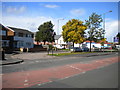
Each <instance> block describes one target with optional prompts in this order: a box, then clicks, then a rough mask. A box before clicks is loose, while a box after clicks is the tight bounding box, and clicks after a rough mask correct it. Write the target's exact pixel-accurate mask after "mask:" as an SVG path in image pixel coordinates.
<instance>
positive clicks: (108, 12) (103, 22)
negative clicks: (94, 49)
mask: <svg viewBox="0 0 120 90" xmlns="http://www.w3.org/2000/svg"><path fill="white" fill-rule="evenodd" d="M110 12H112V11H111V10H110V11H108V12H106V13H103V29H104V34H103V39H104V38H105V15H106V14H107V13H110ZM103 48H104V43H103Z"/></svg>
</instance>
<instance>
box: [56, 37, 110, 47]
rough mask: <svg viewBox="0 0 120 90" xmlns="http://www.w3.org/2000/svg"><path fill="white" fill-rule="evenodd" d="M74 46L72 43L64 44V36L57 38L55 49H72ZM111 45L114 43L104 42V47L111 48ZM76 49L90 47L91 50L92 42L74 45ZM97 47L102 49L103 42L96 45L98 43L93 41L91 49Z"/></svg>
mask: <svg viewBox="0 0 120 90" xmlns="http://www.w3.org/2000/svg"><path fill="white" fill-rule="evenodd" d="M72 45H73V44H72V42H68V43H66V42H64V40H63V36H62V35H56V36H55V45H54V46H55V47H57V48H70V47H72ZM111 45H112V43H109V42H107V41H105V42H104V47H108V48H109V47H111ZM74 47H88V48H90V41H85V42H83V43H82V44H74ZM95 47H96V48H101V47H102V46H101V42H98V43H96V42H94V41H92V43H91V48H95Z"/></svg>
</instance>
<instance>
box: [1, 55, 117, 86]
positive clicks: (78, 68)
mask: <svg viewBox="0 0 120 90" xmlns="http://www.w3.org/2000/svg"><path fill="white" fill-rule="evenodd" d="M116 62H118V57H112V58H106V59H101V60H94V61H90V62H89V63H83V62H79V63H74V64H67V65H63V66H57V67H52V68H47V69H40V70H33V71H22V72H13V73H6V74H4V75H3V76H2V88H25V87H30V86H33V85H36V84H39V85H41V84H44V83H47V82H52V81H53V80H54V79H58V80H59V79H64V78H69V77H71V76H74V75H77V74H80V73H84V72H86V71H90V70H93V69H97V68H100V67H104V66H107V65H110V64H112V63H116Z"/></svg>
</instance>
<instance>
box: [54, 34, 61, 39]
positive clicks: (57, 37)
mask: <svg viewBox="0 0 120 90" xmlns="http://www.w3.org/2000/svg"><path fill="white" fill-rule="evenodd" d="M61 36H62V35H55V37H54V38H55V40H58V39H59V38H60V37H61Z"/></svg>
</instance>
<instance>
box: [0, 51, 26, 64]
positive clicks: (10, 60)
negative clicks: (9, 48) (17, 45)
mask: <svg viewBox="0 0 120 90" xmlns="http://www.w3.org/2000/svg"><path fill="white" fill-rule="evenodd" d="M14 54H15V53H13V54H5V60H0V66H1V65H9V64H17V63H21V62H23V61H24V60H22V59H18V58H12V56H13V55H14Z"/></svg>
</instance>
